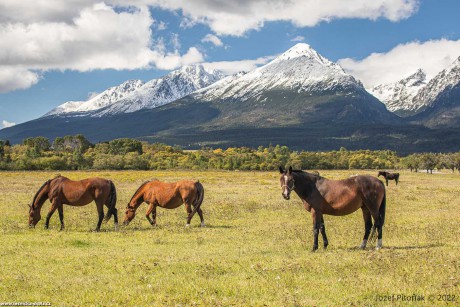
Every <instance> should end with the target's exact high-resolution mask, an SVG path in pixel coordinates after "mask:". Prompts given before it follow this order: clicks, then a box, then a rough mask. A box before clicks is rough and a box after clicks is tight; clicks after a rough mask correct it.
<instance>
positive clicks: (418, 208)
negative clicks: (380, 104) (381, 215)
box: [0, 170, 460, 306]
mask: <svg viewBox="0 0 460 307" xmlns="http://www.w3.org/2000/svg"><path fill="white" fill-rule="evenodd" d="M57 173H60V174H61V175H63V176H66V177H69V178H70V179H73V180H79V179H83V178H87V177H95V176H97V177H103V178H107V179H111V180H112V181H113V182H114V183H115V185H116V187H117V193H118V202H117V208H118V209H119V219H120V221H121V222H122V220H123V214H124V208H125V207H126V204H127V203H128V201H129V199H130V198H131V196H132V194H133V193H134V192H135V191H136V189H137V187H139V185H140V184H141V183H143V182H144V181H146V180H151V179H153V178H157V179H159V180H162V181H168V182H172V181H177V180H180V179H192V180H200V182H201V183H202V184H203V186H204V189H205V196H204V202H203V205H202V209H203V212H204V218H205V222H206V225H207V227H204V228H201V227H199V217H198V216H197V215H196V216H195V217H194V218H193V220H192V223H191V224H192V226H191V227H188V228H186V227H185V221H186V213H185V209H184V207H183V206H182V207H179V208H178V209H175V210H165V209H161V208H159V209H158V211H157V214H158V218H157V223H158V226H156V227H155V228H152V227H151V226H150V224H149V223H148V221H147V220H146V218H145V210H146V208H147V206H146V205H145V204H144V205H141V207H140V208H139V210H138V213H137V215H136V217H135V219H134V220H133V221H132V222H131V224H130V225H128V226H127V227H125V228H121V229H120V230H119V231H114V230H113V220H111V221H109V222H108V223H107V224H103V225H102V228H101V232H99V233H96V232H92V231H91V229H94V228H95V226H96V222H97V212H96V206H95V205H94V204H90V205H88V206H85V207H76V208H75V207H70V206H64V220H65V224H66V229H65V230H64V231H59V225H60V224H59V217H58V214H57V213H55V214H54V215H53V217H52V219H51V222H50V229H48V230H45V229H43V227H44V217H45V216H46V213H47V210H48V208H49V206H50V204H49V202H48V201H47V202H46V203H45V205H44V207H43V209H42V220H41V221H40V222H39V223H38V225H37V226H36V228H35V229H29V228H28V227H27V211H28V208H27V204H28V203H30V202H31V201H32V198H33V196H34V194H35V192H36V191H37V189H38V188H39V187H40V186H41V184H42V183H43V182H44V181H46V180H48V179H50V178H53V177H54V176H55V175H56V174H57ZM320 173H321V175H322V176H324V177H326V178H329V179H344V178H347V177H349V176H351V175H355V174H369V175H373V176H376V175H377V171H376V170H364V171H363V170H340V171H338V170H320ZM400 173H401V178H400V183H399V185H398V186H396V185H395V183H394V181H390V185H389V187H387V212H386V221H385V226H384V228H383V248H382V249H381V250H375V249H374V247H368V248H367V249H366V250H359V249H357V247H358V246H359V244H360V243H361V240H362V236H363V233H364V222H363V219H362V214H361V212H360V210H358V211H357V212H355V213H353V214H350V215H348V216H344V217H333V216H325V224H326V229H327V234H328V238H329V244H330V245H329V247H328V249H327V250H323V249H320V250H319V251H318V252H316V253H312V252H310V249H311V246H312V242H313V236H312V220H311V216H310V213H308V212H307V211H306V210H305V209H304V208H303V206H302V204H301V201H300V199H299V198H298V196H297V195H292V197H291V200H290V201H285V200H284V199H283V198H282V196H281V189H280V187H279V180H278V179H279V174H278V172H262V171H192V170H186V171H62V172H56V171H33V172H29V171H27V172H25V171H2V172H0V175H1V176H0V194H1V195H2V196H3V197H1V198H0V211H1V212H2V215H1V216H2V217H1V219H0V234H1V238H2V249H0V255H1V259H2V261H1V264H0V302H49V303H51V304H52V306H67V305H76V306H83V305H98V306H109V305H110V306H115V305H118V306H120V305H137V306H145V305H218V306H226V305H256V306H260V305H268V306H279V305H288V306H305V305H307V306H311V305H315V306H324V305H337V306H343V305H352V306H374V305H379V304H386V305H390V304H402V305H407V304H409V305H411V304H413V305H428V306H431V305H433V304H440V303H452V304H453V303H454V302H449V301H448V298H453V299H454V300H455V303H456V304H458V302H459V300H460V259H459V252H458V251H459V248H460V242H459V241H458V238H459V234H460V232H459V228H458V224H459V221H460V212H459V210H458V209H459V206H460V197H459V196H460V175H459V174H458V173H447V172H443V173H440V174H426V173H411V172H409V171H400ZM320 246H322V240H321V238H320ZM392 295H394V298H393V301H390V302H388V301H384V298H385V297H386V298H388V297H389V296H392ZM398 295H400V297H399V298H398V299H396V298H397V296H398ZM402 295H404V296H407V297H409V296H412V295H419V296H423V298H424V300H423V301H403V299H402Z"/></svg>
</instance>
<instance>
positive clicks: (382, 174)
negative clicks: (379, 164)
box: [377, 171, 386, 177]
mask: <svg viewBox="0 0 460 307" xmlns="http://www.w3.org/2000/svg"><path fill="white" fill-rule="evenodd" d="M385 173H386V172H383V171H379V174H378V175H377V177H380V176H383V177H385Z"/></svg>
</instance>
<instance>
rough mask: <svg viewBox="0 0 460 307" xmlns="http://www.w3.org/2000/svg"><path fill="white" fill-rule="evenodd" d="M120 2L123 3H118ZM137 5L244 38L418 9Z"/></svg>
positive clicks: (393, 4)
mask: <svg viewBox="0 0 460 307" xmlns="http://www.w3.org/2000/svg"><path fill="white" fill-rule="evenodd" d="M118 1H119V2H123V1H126V0H118ZM137 1H138V3H143V4H146V5H152V6H158V7H161V8H163V9H168V10H173V11H179V10H180V11H181V12H182V14H183V15H184V19H183V26H185V27H189V26H193V25H194V24H196V23H203V24H206V25H208V26H209V27H210V28H211V30H212V31H213V32H215V33H216V34H218V35H235V36H241V35H244V34H245V33H246V32H247V31H249V30H259V29H260V28H262V27H263V25H264V23H265V22H269V21H288V22H291V23H292V24H294V25H295V26H299V27H306V26H314V25H316V24H318V23H320V22H322V21H330V20H333V19H341V18H363V19H371V20H376V19H378V18H386V19H388V20H391V21H398V20H401V19H404V18H408V17H409V16H411V15H412V14H414V13H415V12H416V11H417V9H418V3H419V0H372V1H369V0H347V1H343V0H328V1H318V0H253V1H247V0H235V1H215V0H194V1H190V0H172V1H164V0H137Z"/></svg>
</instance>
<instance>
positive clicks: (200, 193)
mask: <svg viewBox="0 0 460 307" xmlns="http://www.w3.org/2000/svg"><path fill="white" fill-rule="evenodd" d="M195 189H196V197H195V200H194V202H193V211H192V214H191V215H190V218H189V220H191V219H192V217H193V216H194V215H195V213H196V212H197V211H198V209H200V206H201V203H203V198H204V188H203V185H202V184H201V182H200V181H197V182H195Z"/></svg>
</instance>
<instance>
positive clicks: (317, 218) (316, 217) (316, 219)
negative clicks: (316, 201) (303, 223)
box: [311, 209, 322, 252]
mask: <svg viewBox="0 0 460 307" xmlns="http://www.w3.org/2000/svg"><path fill="white" fill-rule="evenodd" d="M311 217H312V219H313V248H312V251H313V252H314V251H316V250H317V249H318V234H319V231H320V228H321V218H322V214H321V213H319V212H317V211H316V210H315V209H312V210H311Z"/></svg>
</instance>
